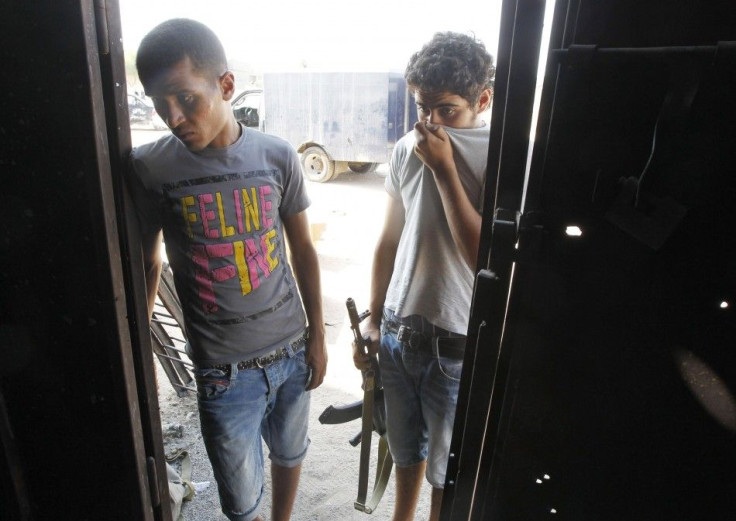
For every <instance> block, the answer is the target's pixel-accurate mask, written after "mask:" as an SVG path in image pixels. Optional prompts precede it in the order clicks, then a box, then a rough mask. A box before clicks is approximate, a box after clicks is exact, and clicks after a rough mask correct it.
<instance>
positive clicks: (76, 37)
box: [0, 0, 171, 521]
mask: <svg viewBox="0 0 736 521" xmlns="http://www.w3.org/2000/svg"><path fill="white" fill-rule="evenodd" d="M0 24H1V27H0V56H2V60H0V62H2V67H1V68H0V70H1V72H0V75H2V85H3V95H2V97H1V98H0V122H1V123H0V140H1V141H2V147H1V148H0V168H1V169H2V180H3V190H2V194H3V195H2V200H3V207H4V209H5V210H4V212H3V214H4V216H5V218H4V219H3V223H2V226H1V227H0V287H2V291H0V360H1V361H0V392H1V393H2V395H1V398H2V402H0V404H2V405H3V407H0V414H2V417H0V427H1V428H0V433H2V440H1V441H2V458H0V475H1V476H2V480H0V484H1V485H2V489H1V491H2V495H1V496H0V497H1V502H0V510H2V516H1V517H2V518H3V520H5V519H8V520H14V519H39V520H41V519H80V520H81V519H120V520H126V521H129V520H131V519H136V520H139V519H140V520H153V519H169V518H170V517H171V516H170V508H169V506H168V489H167V485H166V472H165V466H164V462H163V461H164V460H163V448H162V445H163V444H162V441H161V434H160V426H159V422H160V420H159V419H158V413H157V400H156V393H155V383H154V381H153V373H152V369H153V362H152V360H151V351H150V337H149V336H148V327H147V322H146V317H145V311H144V310H145V303H144V302H145V300H144V297H143V293H142V291H141V290H142V288H141V287H140V282H141V281H142V280H143V279H142V276H141V274H140V254H138V255H137V256H136V255H131V254H130V252H129V251H128V249H127V248H128V246H127V245H128V244H131V245H132V246H131V249H132V251H134V252H135V251H136V246H135V245H136V240H137V238H136V237H135V236H134V234H133V235H131V234H129V233H128V231H127V230H128V226H127V223H126V220H125V218H123V217H122V216H123V213H122V205H123V204H124V201H123V194H122V191H121V190H120V187H121V178H120V176H121V172H122V167H123V163H122V158H123V156H124V155H125V154H126V153H127V152H128V151H129V149H130V135H129V131H128V130H127V129H128V121H127V109H126V104H125V78H124V72H123V57H122V47H121V45H122V42H121V31H120V23H119V15H118V4H117V1H113V0H107V1H104V0H99V1H95V2H93V1H92V0H81V1H79V0H76V1H74V0H53V1H52V0H37V1H34V2H3V3H2V8H0ZM135 302H137V303H138V307H137V308H136V306H135V304H134V303H135Z"/></svg>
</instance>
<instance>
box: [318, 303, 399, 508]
mask: <svg viewBox="0 0 736 521" xmlns="http://www.w3.org/2000/svg"><path fill="white" fill-rule="evenodd" d="M345 305H346V306H347V308H348V316H349V317H350V329H352V330H353V337H354V342H355V346H356V348H357V349H358V350H359V351H360V352H366V350H367V347H368V344H369V340H368V339H366V338H364V337H363V335H362V334H361V333H360V322H361V321H362V320H363V319H365V318H366V317H367V316H369V315H370V312H369V311H364V312H363V313H361V314H360V315H359V314H358V311H357V309H356V308H355V302H354V301H353V299H351V298H349V299H347V301H346V302H345ZM358 417H360V418H362V420H361V421H362V426H361V431H360V433H359V434H358V435H357V436H355V437H354V438H353V439H351V440H350V444H351V445H352V446H353V447H355V446H356V445H358V444H359V443H361V441H362V442H363V444H362V445H361V447H360V470H359V472H358V497H357V499H356V500H355V503H354V506H355V508H356V509H357V510H360V511H361V512H365V513H366V514H371V513H373V511H374V510H375V509H376V507H377V506H378V503H379V502H380V501H381V498H382V497H383V493H384V491H385V490H386V485H387V484H388V479H389V477H390V476H391V468H392V466H393V460H392V459H391V453H390V452H389V450H388V442H387V441H386V428H385V411H384V405H383V390H382V389H381V388H380V378H378V362H377V360H376V359H375V358H374V357H372V358H371V359H370V366H369V367H368V368H367V369H365V370H363V401H362V402H355V403H353V404H350V405H345V406H338V407H335V406H333V405H330V406H329V407H327V408H326V409H325V410H324V411H323V412H322V414H321V415H320V417H319V421H320V423H323V424H336V423H345V422H348V421H351V420H355V419H357V418H358ZM374 430H375V431H376V432H377V433H378V434H379V436H380V438H379V441H378V461H377V468H376V478H375V481H374V484H373V493H372V494H371V498H370V499H369V500H366V498H367V495H368V469H369V467H370V455H371V438H372V434H373V431H374Z"/></svg>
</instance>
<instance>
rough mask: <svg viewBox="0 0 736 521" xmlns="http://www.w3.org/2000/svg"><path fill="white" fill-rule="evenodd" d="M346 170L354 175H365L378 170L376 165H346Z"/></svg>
mask: <svg viewBox="0 0 736 521" xmlns="http://www.w3.org/2000/svg"><path fill="white" fill-rule="evenodd" d="M348 168H349V169H350V170H351V171H352V172H355V173H356V174H367V173H369V172H375V171H376V168H378V163H348Z"/></svg>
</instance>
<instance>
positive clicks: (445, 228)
mask: <svg viewBox="0 0 736 521" xmlns="http://www.w3.org/2000/svg"><path fill="white" fill-rule="evenodd" d="M494 71H495V69H494V66H493V58H492V56H491V55H490V54H489V53H488V52H487V51H486V49H485V47H484V46H483V44H482V43H480V42H478V41H476V40H474V39H473V38H471V37H469V36H466V35H463V34H457V33H450V32H448V33H438V34H436V35H435V36H434V37H433V38H432V40H431V41H430V42H429V43H427V44H426V45H425V46H424V47H423V48H422V49H421V50H420V51H419V52H417V53H415V54H414V55H413V56H412V58H411V59H410V61H409V64H408V66H407V68H406V72H405V77H406V80H407V84H408V86H409V89H410V91H411V92H412V94H413V95H414V99H415V101H416V105H417V113H418V116H419V122H417V123H416V125H415V126H414V130H413V131H412V132H410V133H408V134H407V135H406V136H404V137H403V138H402V139H401V140H400V141H399V142H398V143H397V144H396V147H395V148H394V152H393V156H392V158H391V163H390V169H389V175H388V177H387V178H386V183H385V186H386V191H387V192H388V206H387V212H386V217H385V222H384V227H383V231H382V233H381V235H380V237H379V240H378V244H377V246H376V249H375V255H374V259H373V268H372V281H371V302H370V312H371V315H370V319H369V321H368V323H367V325H366V326H365V328H364V330H363V334H364V336H367V337H369V338H370V340H371V343H370V346H369V352H368V353H361V352H358V351H357V350H356V351H355V353H354V361H355V365H356V366H357V367H358V368H361V369H362V368H365V367H366V366H367V363H368V359H369V357H370V356H374V355H375V354H376V353H377V354H378V359H379V366H380V371H381V379H382V382H383V387H384V397H385V404H386V427H387V437H388V442H389V448H390V451H391V455H392V457H393V460H394V462H395V464H396V503H395V506H394V514H393V521H409V520H412V519H413V518H414V512H415V509H416V504H417V500H418V496H419V491H420V488H421V482H422V474H426V477H427V480H428V481H429V483H430V484H431V485H432V487H433V492H432V502H431V513H430V520H431V521H435V520H437V519H438V518H439V511H440V505H441V500H442V490H443V487H444V481H445V471H446V466H447V458H448V453H449V446H450V440H451V437H452V429H453V421H454V416H455V406H456V404H457V395H458V389H459V380H460V372H461V369H462V358H463V352H464V344H465V334H466V333H467V327H468V319H469V314H470V299H471V295H472V288H473V280H474V274H475V267H476V266H475V264H476V259H477V256H478V243H479V240H480V229H481V220H482V219H481V209H482V203H483V200H482V198H483V186H484V183H485V176H486V163H487V155H488V138H489V128H488V126H487V125H486V124H485V122H484V121H483V120H482V119H481V114H482V113H483V112H484V111H485V110H487V109H488V108H489V107H490V103H491V99H492V82H493V76H494Z"/></svg>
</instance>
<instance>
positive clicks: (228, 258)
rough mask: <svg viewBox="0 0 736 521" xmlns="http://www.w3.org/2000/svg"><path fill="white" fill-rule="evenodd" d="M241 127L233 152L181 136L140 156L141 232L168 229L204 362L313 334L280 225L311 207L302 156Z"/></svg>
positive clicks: (136, 162) (196, 354)
mask: <svg viewBox="0 0 736 521" xmlns="http://www.w3.org/2000/svg"><path fill="white" fill-rule="evenodd" d="M241 128H242V134H241V136H240V138H239V139H238V140H237V141H236V142H235V143H233V144H232V145H230V146H229V147H226V148H221V149H205V150H203V151H201V152H196V153H194V152H191V151H189V150H188V149H187V148H186V147H185V146H184V145H183V144H182V143H181V142H180V141H179V140H178V139H176V138H175V137H174V136H168V137H165V138H162V139H160V140H158V141H156V142H154V143H150V144H147V145H143V146H140V147H138V148H136V149H135V150H134V151H133V170H134V172H133V174H134V175H133V176H132V177H133V178H132V179H131V181H132V182H131V183H130V185H131V188H132V193H133V198H134V201H135V204H136V210H137V212H138V217H139V220H140V222H141V223H142V226H143V227H144V228H145V229H148V230H158V229H161V228H163V231H164V241H165V244H166V253H167V256H168V259H169V262H170V264H171V268H172V271H173V273H174V282H175V285H176V290H177V293H178V295H179V298H180V300H181V303H182V309H183V312H184V318H185V322H186V328H187V336H188V340H189V350H190V354H191V356H192V358H193V359H194V361H195V363H197V364H201V365H203V364H212V363H228V362H236V361H239V360H244V359H248V358H252V357H254V356H259V355H261V354H264V353H267V352H269V351H272V350H273V349H274V348H275V347H277V346H279V345H281V344H282V343H283V342H284V341H287V340H289V339H291V338H293V337H294V336H296V335H298V334H299V333H300V332H301V331H302V330H303V329H304V327H305V322H306V317H305V314H304V310H303V307H302V303H301V299H300V297H299V293H298V291H297V287H296V283H295V280H294V277H293V275H292V271H291V268H290V266H289V264H288V260H287V255H286V249H285V238H284V230H283V225H282V220H281V218H282V217H283V216H288V215H293V214H296V213H298V212H301V211H303V210H305V209H306V208H307V207H308V206H309V198H308V196H307V193H306V188H305V186H304V181H303V177H302V173H301V167H300V165H299V160H298V157H297V154H296V151H295V150H294V149H293V148H292V146H291V145H290V144H288V143H287V142H286V141H284V140H282V139H280V138H277V137H274V136H270V135H266V134H262V133H260V132H258V131H255V130H252V129H247V128H243V127H241Z"/></svg>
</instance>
